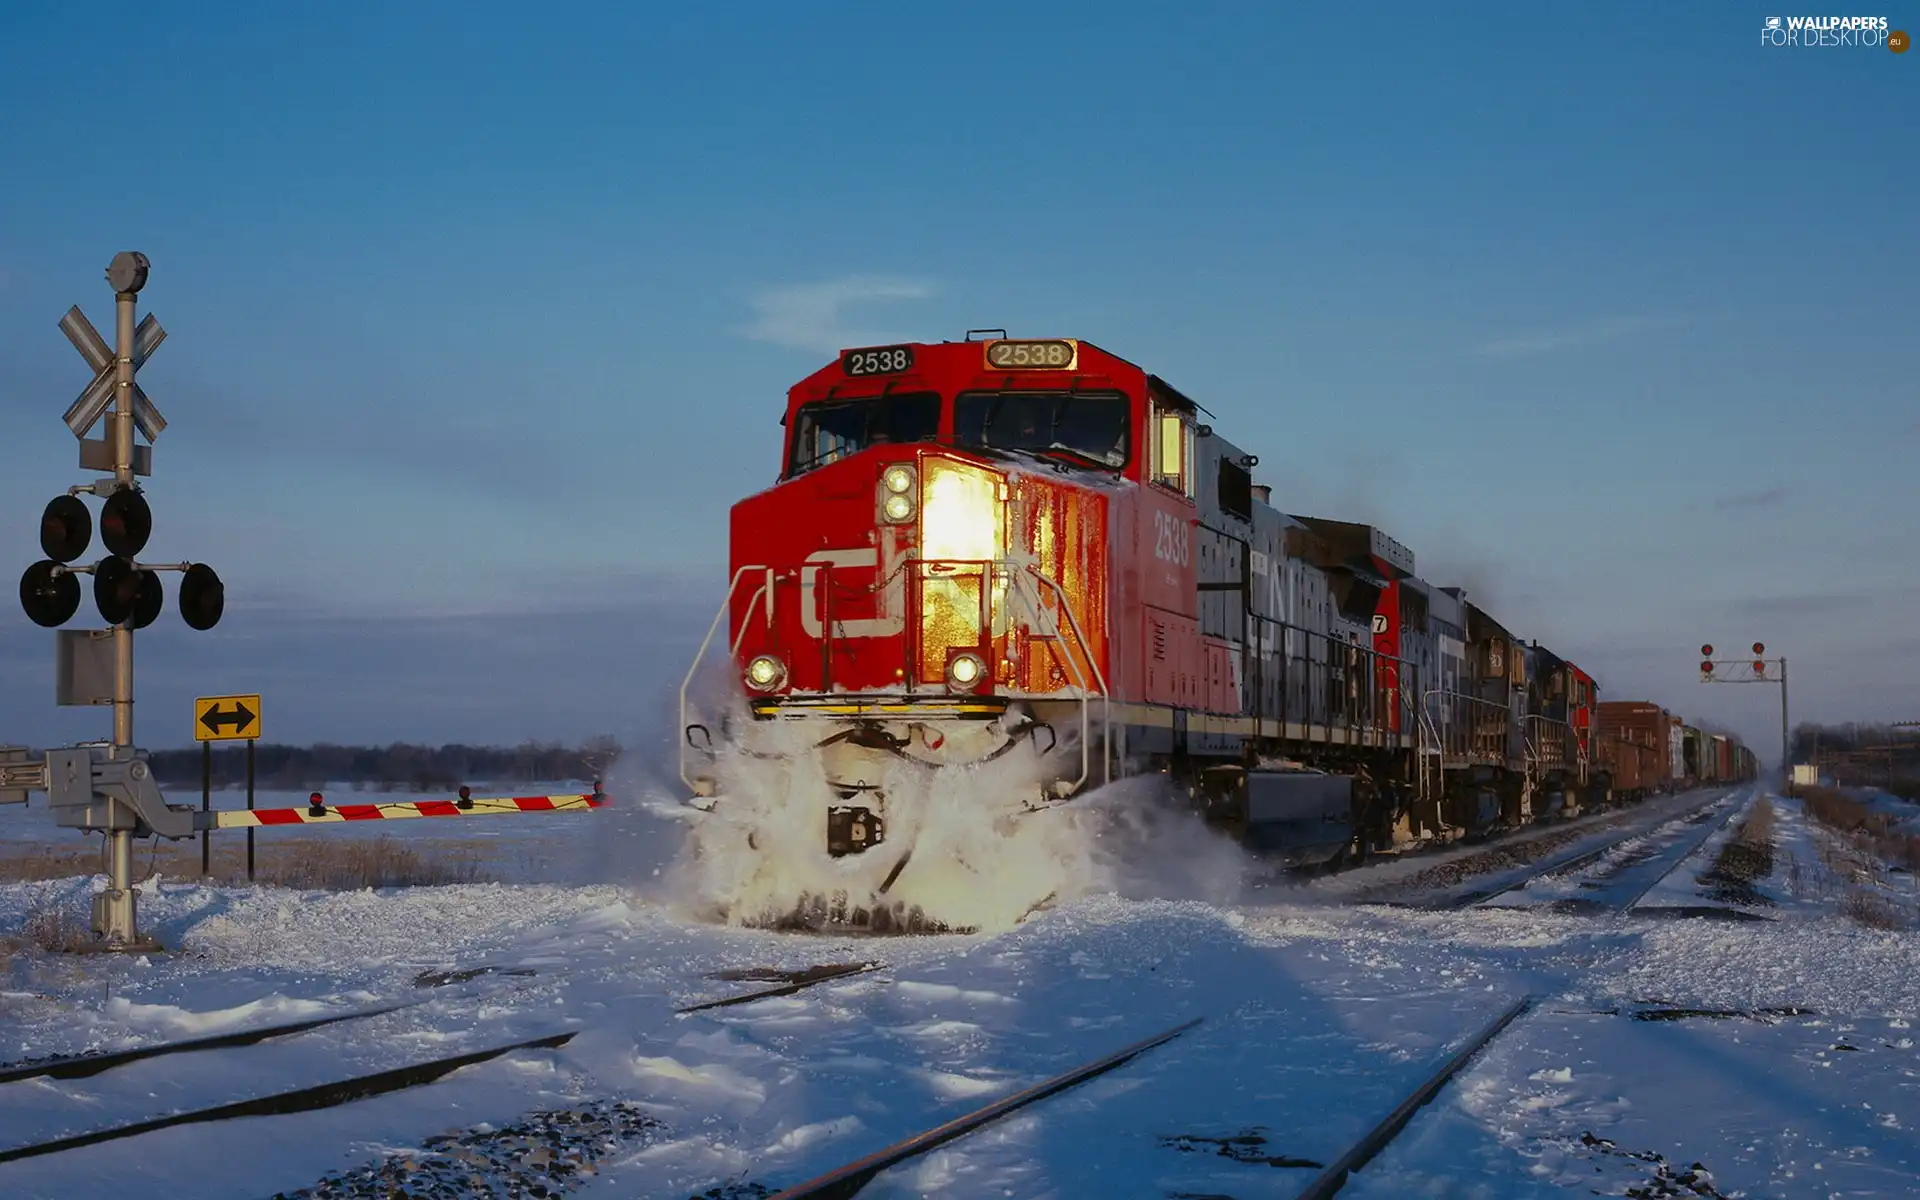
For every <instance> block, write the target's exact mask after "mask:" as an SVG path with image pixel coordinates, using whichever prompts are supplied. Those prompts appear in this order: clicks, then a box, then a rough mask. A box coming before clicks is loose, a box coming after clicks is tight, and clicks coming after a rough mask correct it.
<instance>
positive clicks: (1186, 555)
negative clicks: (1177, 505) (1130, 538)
mask: <svg viewBox="0 0 1920 1200" xmlns="http://www.w3.org/2000/svg"><path fill="white" fill-rule="evenodd" d="M1153 556H1154V557H1155V558H1157V559H1160V560H1162V561H1164V562H1170V563H1175V564H1178V565H1179V566H1183V567H1184V566H1186V565H1187V562H1188V561H1189V560H1190V559H1191V558H1192V557H1193V530H1192V528H1191V527H1190V526H1189V525H1188V524H1187V523H1186V522H1185V521H1183V520H1181V519H1180V518H1179V517H1176V516H1173V515H1172V514H1171V513H1165V512H1156V513H1154V514H1153Z"/></svg>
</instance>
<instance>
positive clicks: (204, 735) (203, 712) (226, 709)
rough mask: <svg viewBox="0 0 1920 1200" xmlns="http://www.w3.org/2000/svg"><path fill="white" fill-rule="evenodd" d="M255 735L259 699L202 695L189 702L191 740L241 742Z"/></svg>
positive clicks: (257, 723) (258, 719)
mask: <svg viewBox="0 0 1920 1200" xmlns="http://www.w3.org/2000/svg"><path fill="white" fill-rule="evenodd" d="M259 736H260V697H259V696H202V697H200V698H199V699H197V700H195V701H194V702H193V737H194V740H195V741H199V742H241V741H249V740H252V739H255V738H258V737H259Z"/></svg>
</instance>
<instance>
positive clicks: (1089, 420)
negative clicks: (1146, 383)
mask: <svg viewBox="0 0 1920 1200" xmlns="http://www.w3.org/2000/svg"><path fill="white" fill-rule="evenodd" d="M953 435H954V440H955V441H956V442H957V443H958V444H959V445H961V446H964V447H968V448H970V449H975V450H1025V451H1028V452H1030V453H1034V454H1046V455H1049V456H1052V457H1056V458H1059V459H1061V460H1063V461H1067V462H1071V463H1077V464H1079V465H1081V466H1091V467H1098V468H1100V469H1102V470H1113V471H1117V470H1119V469H1120V468H1122V467H1124V466H1126V465H1127V449H1128V447H1127V398H1126V397H1125V396H1123V395H1121V394H1120V393H1118V392H962V393H961V394H960V395H959V396H958V397H956V398H955V400H954V402H953Z"/></svg>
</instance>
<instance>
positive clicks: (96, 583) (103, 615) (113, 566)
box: [93, 554, 152, 625]
mask: <svg viewBox="0 0 1920 1200" xmlns="http://www.w3.org/2000/svg"><path fill="white" fill-rule="evenodd" d="M150 574H152V572H150V571H142V570H141V569H140V568H139V567H136V566H134V565H133V560H132V559H129V558H122V557H120V556H119V555H117V554H113V555H108V556H107V557H106V558H103V559H101V560H100V561H99V562H98V563H96V564H94V568H93V603H94V607H96V608H98V609H99V610H100V619H101V620H103V621H105V622H106V623H107V624H109V625H119V624H122V623H124V622H126V621H128V620H130V619H131V618H132V616H133V612H134V608H135V606H136V605H138V604H139V602H140V593H141V590H142V589H143V588H145V586H146V584H145V582H144V578H145V577H146V576H147V575H150Z"/></svg>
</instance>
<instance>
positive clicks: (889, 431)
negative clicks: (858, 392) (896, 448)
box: [786, 392, 940, 478]
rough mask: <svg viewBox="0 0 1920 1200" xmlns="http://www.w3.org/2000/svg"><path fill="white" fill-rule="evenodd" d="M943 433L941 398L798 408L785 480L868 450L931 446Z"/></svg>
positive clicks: (908, 396)
mask: <svg viewBox="0 0 1920 1200" xmlns="http://www.w3.org/2000/svg"><path fill="white" fill-rule="evenodd" d="M939 433H940V397H939V396H938V395H937V394H935V393H933V392H904V393H897V394H894V395H890V396H867V397H864V398H860V399H850V400H816V401H814V402H813V403H811V404H803V405H801V406H800V417H799V420H798V422H797V423H796V424H795V426H794V432H793V452H792V455H791V457H790V458H789V459H788V461H787V472H786V477H787V478H792V477H793V476H795V475H798V474H800V473H802V472H803V471H810V470H812V469H813V468H815V467H821V466H825V465H826V464H827V463H830V462H834V461H836V460H838V459H842V458H845V457H847V456H848V455H850V454H858V453H859V452H860V451H862V450H865V449H866V448H867V447H869V446H879V445H886V444H889V443H892V444H898V443H905V442H930V441H933V440H934V439H935V438H936V437H938V436H939Z"/></svg>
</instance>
